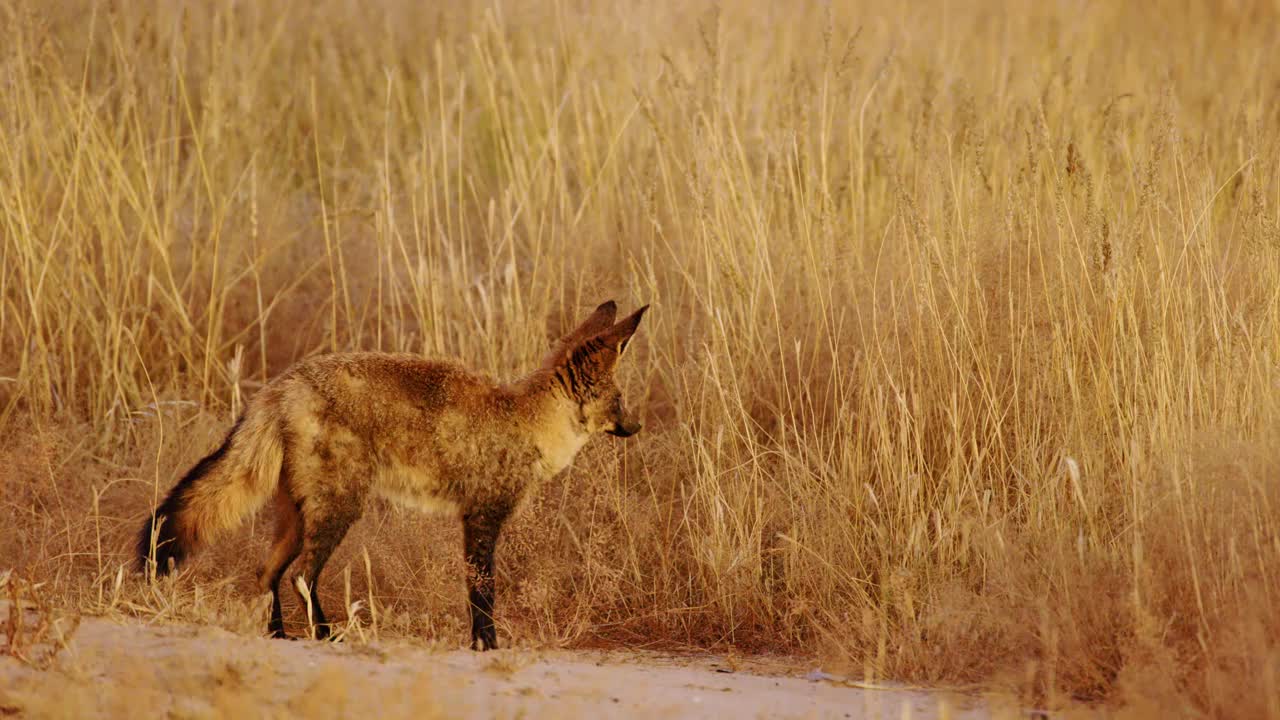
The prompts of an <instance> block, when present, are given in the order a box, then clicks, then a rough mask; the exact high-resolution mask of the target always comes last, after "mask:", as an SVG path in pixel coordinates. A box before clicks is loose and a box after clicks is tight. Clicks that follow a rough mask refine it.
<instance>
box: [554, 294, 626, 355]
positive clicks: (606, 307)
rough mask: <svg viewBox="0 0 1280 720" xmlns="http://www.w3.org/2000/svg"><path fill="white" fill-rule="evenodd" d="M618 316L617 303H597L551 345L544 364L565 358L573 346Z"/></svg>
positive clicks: (607, 325)
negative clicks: (585, 317) (592, 310)
mask: <svg viewBox="0 0 1280 720" xmlns="http://www.w3.org/2000/svg"><path fill="white" fill-rule="evenodd" d="M617 316H618V304H617V303H615V302H614V301H612V300H607V301H605V302H603V303H601V304H600V305H599V307H597V308H596V309H595V311H594V312H592V313H591V315H590V316H588V317H587V319H586V320H583V321H582V323H581V324H580V325H578V326H577V327H576V328H574V329H572V330H570V331H569V332H568V333H565V335H564V336H563V337H561V338H560V339H559V340H557V341H556V342H555V344H554V345H552V346H551V352H549V353H548V354H547V357H546V359H545V360H543V364H544V365H555V364H556V363H558V362H560V361H562V360H564V359H565V357H566V356H567V355H568V354H569V353H570V352H572V351H573V349H574V348H575V347H577V346H578V345H580V344H582V342H583V341H584V340H586V339H587V338H590V337H592V336H594V335H596V334H598V333H600V332H601V331H602V330H605V329H607V328H608V327H609V326H611V325H613V319H614V318H615V317H617Z"/></svg>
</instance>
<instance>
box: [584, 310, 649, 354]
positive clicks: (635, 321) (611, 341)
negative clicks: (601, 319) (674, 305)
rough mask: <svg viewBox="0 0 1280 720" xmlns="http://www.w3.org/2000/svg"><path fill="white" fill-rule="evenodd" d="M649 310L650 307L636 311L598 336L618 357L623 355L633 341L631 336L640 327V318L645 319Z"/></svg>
mask: <svg viewBox="0 0 1280 720" xmlns="http://www.w3.org/2000/svg"><path fill="white" fill-rule="evenodd" d="M648 309H649V306H648V305H645V306H644V307H642V308H640V309H639V310H636V311H635V312H633V313H631V314H630V315H628V316H626V317H625V318H623V319H622V320H620V321H618V323H617V324H616V325H614V326H612V327H610V328H609V329H607V330H605V331H604V332H601V333H600V334H599V335H597V336H596V338H598V339H599V340H601V341H602V342H603V343H604V344H605V347H607V348H610V349H612V350H613V351H614V352H616V353H617V354H618V355H622V353H623V351H624V350H626V349H627V343H628V342H630V341H631V336H632V335H635V334H636V329H638V328H639V327H640V318H642V317H644V313H645V311H646V310H648Z"/></svg>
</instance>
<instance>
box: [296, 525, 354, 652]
mask: <svg viewBox="0 0 1280 720" xmlns="http://www.w3.org/2000/svg"><path fill="white" fill-rule="evenodd" d="M343 505H344V507H342V508H338V507H328V508H325V512H323V513H322V512H319V511H313V512H310V513H308V512H307V508H306V506H304V507H303V513H302V520H303V523H302V524H303V531H302V562H301V566H300V571H299V573H298V574H297V575H296V576H295V577H294V590H296V591H297V593H298V597H299V598H300V599H301V600H302V603H303V605H304V606H306V605H308V604H309V605H310V608H311V623H312V625H314V626H315V637H316V639H317V640H324V639H326V638H328V637H329V632H330V627H329V620H328V619H327V618H326V617H325V614H324V610H323V609H322V608H321V607H320V594H319V592H318V588H319V584H320V571H321V570H323V569H324V565H325V563H326V562H328V561H329V556H330V555H332V554H333V551H334V550H335V549H336V548H337V547H338V544H339V543H341V542H342V538H343V537H345V536H346V534H347V530H349V529H350V528H351V525H352V524H353V523H355V521H356V520H357V519H358V518H359V517H360V512H359V503H358V502H356V503H351V504H350V505H347V504H346V503H343ZM304 588H305V590H306V593H307V594H306V595H303V590H304Z"/></svg>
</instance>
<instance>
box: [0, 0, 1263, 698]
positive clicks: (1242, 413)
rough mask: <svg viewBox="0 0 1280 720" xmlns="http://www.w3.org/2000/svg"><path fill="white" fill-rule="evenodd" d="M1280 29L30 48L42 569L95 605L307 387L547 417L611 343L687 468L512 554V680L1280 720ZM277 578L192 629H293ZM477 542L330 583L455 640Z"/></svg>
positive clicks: (956, 23)
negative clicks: (251, 607) (279, 396)
mask: <svg viewBox="0 0 1280 720" xmlns="http://www.w3.org/2000/svg"><path fill="white" fill-rule="evenodd" d="M1278 22H1280V8H1278V7H1277V5H1276V4H1275V3H1274V2H1267V1H1265V0H1257V1H1252V0H1238V1H1237V2H1229V3H1207V2H1206V3H1200V2H1167V3H1165V2H1161V3H1153V4H1140V3H1103V2H1049V3H1022V2H1004V3H1000V2H937V3H907V4H904V3H898V2H891V1H889V0H872V1H870V2H862V3H847V4H846V3H839V4H831V5H824V4H819V3H807V2H806V3H769V2H763V1H755V2H751V1H748V0H740V1H733V2H724V3H722V4H719V5H712V4H709V3H704V2H692V3H675V2H672V3H630V2H606V1H603V0H600V1H597V0H581V1H573V2H570V1H569V0H561V1H560V2H554V3H539V2H524V1H522V0H507V1H503V2H495V3H493V4H492V5H485V4H481V3H469V4H462V5H461V6H457V7H455V6H453V5H452V4H447V3H439V4H431V3H419V2H409V1H407V0H405V1H402V2H397V1H396V0H380V1H379V2H375V3H366V2H355V1H354V0H320V1H318V2H310V1H305V2H304V1H303V0H272V1H270V2H254V3H234V2H208V3H169V2H163V1H161V0H156V1H155V2H150V3H147V2H138V3H94V2H72V1H70V0H67V1H66V2H60V3H59V2H55V3H38V2H35V0H16V1H15V0H5V1H4V2H0V47H3V48H5V50H4V51H3V55H2V56H0V262H2V265H0V303H2V304H0V347H3V354H2V355H0V376H3V377H0V422H2V423H3V427H4V431H3V432H4V439H3V440H2V441H0V442H2V443H3V447H4V450H3V457H2V458H0V459H2V460H3V469H0V478H3V479H4V480H3V482H4V485H3V487H4V489H5V491H4V500H3V502H4V503H5V505H6V506H7V507H8V510H7V511H6V512H8V513H10V514H11V516H12V517H15V518H17V520H16V522H14V523H11V524H6V527H5V528H4V529H3V530H0V552H3V553H4V556H5V557H7V558H11V560H10V561H9V562H11V563H12V564H14V565H15V566H16V567H17V569H18V570H19V572H21V573H24V574H25V575H26V576H30V577H33V578H37V579H43V580H44V581H45V582H46V584H47V589H48V590H49V591H50V592H58V593H61V594H62V597H65V598H67V599H68V601H69V602H74V603H77V604H79V605H80V606H82V607H85V608H89V609H92V608H94V607H102V605H103V603H104V602H107V601H108V599H110V598H112V597H117V596H118V595H119V593H120V588H119V587H118V586H117V585H116V582H117V581H116V578H117V574H118V571H119V568H120V566H121V565H122V564H123V563H126V562H128V561H129V558H128V556H127V541H126V538H127V537H129V536H130V535H131V533H132V532H133V531H134V530H135V526H136V525H137V524H138V523H140V521H141V519H142V518H143V516H144V514H145V513H147V512H148V510H149V509H150V503H151V502H152V500H153V499H154V497H155V496H156V495H158V494H159V493H161V492H163V491H164V490H165V489H166V488H167V486H168V484H169V483H171V482H173V480H174V479H176V477H177V476H178V475H179V474H180V473H181V472H182V470H184V469H185V467H186V466H188V465H189V464H190V463H192V462H193V461H195V460H196V459H198V458H199V457H200V456H201V455H202V454H203V453H204V452H207V451H208V450H209V449H210V448H211V446H212V445H213V444H214V443H215V442H216V440H217V439H218V436H219V435H220V434H221V433H222V432H224V431H225V428H226V427H227V426H228V425H229V423H230V421H231V420H232V418H233V417H234V416H235V415H236V413H237V412H238V411H239V408H240V407H241V406H242V404H243V402H244V398H245V397H247V396H248V395H249V394H251V393H252V392H253V389H254V388H256V387H258V386H259V385H260V384H261V383H262V382H263V381H265V380H266V379H268V378H270V377H272V376H273V375H275V374H276V373H278V372H280V371H281V370H282V369H284V368H285V367H286V366H287V365H288V364H289V363H290V362H292V361H294V360H296V359H298V358H300V357H303V356H305V355H308V354H311V353H317V352H326V351H332V350H345V349H351V348H361V349H382V350H402V351H412V352H420V353H426V354H431V355H437V354H440V355H450V356H456V357H459V358H462V359H463V360H465V361H466V362H468V363H469V364H471V365H473V366H475V367H477V368H480V369H484V370H487V371H490V372H492V373H494V374H496V375H499V376H507V377H509V376H512V375H514V374H516V373H518V372H519V371H520V370H521V369H522V368H528V367H530V366H531V365H532V363H533V362H535V361H536V358H537V357H538V356H539V355H540V354H541V352H542V351H543V349H544V348H545V346H546V342H547V339H548V337H549V336H550V335H552V334H554V332H555V331H556V330H558V329H560V328H563V327H565V326H566V324H567V323H568V322H570V321H571V320H572V318H573V317H574V316H577V315H580V314H581V313H582V312H583V311H584V310H587V309H589V308H590V307H592V306H594V304H595V303H596V302H598V301H600V300H602V299H604V298H608V297H617V298H618V299H619V300H620V301H622V304H624V305H630V304H632V303H636V302H641V301H645V302H652V303H653V304H654V311H653V312H652V313H651V315H650V318H649V320H647V321H646V327H645V328H644V330H643V332H642V333H641V337H640V339H639V340H637V342H636V344H635V350H634V351H633V352H632V353H631V359H630V362H629V364H628V365H629V367H628V370H627V372H628V376H627V378H626V380H627V383H626V384H627V386H628V389H629V395H630V397H631V403H632V404H634V405H636V406H638V407H640V408H643V409H644V413H645V415H646V419H647V423H646V431H645V432H644V433H643V434H642V435H641V436H639V437H638V438H637V439H636V440H634V441H628V442H627V443H620V442H613V443H611V442H605V441H600V442H598V443H595V444H593V445H592V446H591V447H590V448H589V449H588V450H587V451H586V452H585V455H584V456H583V457H581V458H579V461H578V463H577V464H576V466H575V468H574V469H573V470H572V471H571V472H570V473H568V475H567V476H566V477H565V478H563V479H562V480H561V481H558V482H556V483H553V484H552V485H551V486H549V487H547V488H546V489H545V490H544V491H543V492H542V494H541V495H540V496H539V497H538V498H537V499H536V500H535V501H534V503H533V504H532V506H531V507H530V508H529V509H528V511H527V512H526V513H525V514H524V515H523V516H522V518H521V520H520V521H519V522H518V523H517V525H516V526H515V527H514V528H513V530H512V532H511V533H510V534H509V535H508V536H507V537H506V539H505V540H504V544H503V546H502V547H501V548H500V551H499V552H500V556H501V557H500V558H499V565H500V566H502V571H501V572H502V575H501V577H500V591H499V592H500V593H505V594H503V595H502V597H500V607H499V614H500V615H501V620H502V621H503V623H504V628H505V629H504V631H505V632H506V633H508V634H510V635H512V636H515V637H516V638H517V640H519V639H521V638H529V639H540V640H541V641H549V642H557V643H585V642H601V641H606V642H621V643H626V644H634V645H652V644H679V645H686V646H693V647H705V648H723V647H726V646H732V647H736V648H740V649H742V650H744V651H752V650H768V651H788V652H818V653H822V654H825V655H827V656H833V657H841V658H844V659H845V660H846V662H847V663H848V664H849V665H850V666H852V667H854V668H858V669H865V670H866V672H868V673H871V674H876V675H880V676H888V677H894V678H901V679H915V680H921V681H931V682H943V683H956V682H970V681H981V682H987V683H995V684H1001V685H1005V686H1008V687H1013V688H1015V689H1017V690H1019V691H1020V692H1023V693H1025V694H1026V695H1027V696H1028V697H1032V698H1035V699H1036V700H1037V701H1038V702H1043V703H1045V704H1048V705H1054V704H1057V703H1061V702H1064V701H1066V700H1069V699H1086V700H1095V699H1109V700H1116V701H1126V702H1130V703H1133V704H1134V705H1133V706H1134V707H1150V708H1153V709H1155V710H1156V711H1159V710H1161V709H1167V708H1182V709H1187V708H1194V709H1196V710H1197V711H1200V712H1205V713H1209V714H1213V715H1234V716H1238V717H1264V716H1269V717H1280V700H1277V698H1280V642H1278V641H1277V638H1280V595H1278V593H1280V579H1278V575H1280V569H1278V568H1280V565H1277V563H1276V560H1277V559H1280V520H1278V518H1277V515H1276V513H1277V503H1278V502H1280V492H1278V488H1277V482H1276V479H1277V473H1278V472H1280V446H1277V442H1278V441H1280V434H1278V433H1277V432H1276V427H1277V419H1280V418H1278V412H1277V411H1278V410H1280V407H1278V403H1277V399H1276V398H1277V390H1278V387H1280V385H1278V384H1280V366H1278V365H1277V362H1278V361H1280V290H1278V288H1280V69H1278V68H1280V63H1276V62H1275V59H1276V57H1277V55H1276V53H1277V52H1280V46H1278V45H1277V41H1276V35H1275V30H1274V29H1275V27H1276V26H1277V23H1278ZM257 525H262V523H261V522H259V523H257ZM262 534H263V533H262V532H261V530H260V528H258V527H255V528H254V529H253V530H252V531H251V532H247V533H241V534H240V535H237V536H236V537H235V538H232V539H229V540H228V541H226V542H224V543H222V544H221V545H220V546H218V547H216V548H213V549H211V551H210V552H209V553H208V554H207V555H206V556H205V557H204V559H203V560H201V561H200V562H198V563H197V564H196V566H195V568H196V570H195V574H194V577H188V578H185V579H184V580H183V581H180V582H179V583H178V585H176V586H170V587H169V589H168V590H167V591H165V592H170V593H179V592H187V593H188V596H187V601H188V604H191V603H194V606H200V603H204V604H205V606H210V607H211V606H213V605H217V604H218V603H232V604H234V603H236V602H241V603H245V604H248V603H250V602H251V601H253V597H252V593H251V590H250V589H251V588H252V587H253V585H252V567H253V565H252V563H251V562H250V561H246V560H243V559H242V558H245V557H254V558H256V556H257V555H258V554H259V553H260V552H261V551H262V546H263V541H262V538H261V535H262ZM458 535H459V533H457V531H456V529H455V528H453V527H452V524H451V523H450V522H448V521H446V520H433V519H426V520H424V519H419V518H417V517H414V516H411V515H404V514H402V513H400V512H399V511H397V510H393V509H389V508H375V509H373V510H372V511H371V512H370V514H369V515H368V516H367V520H366V521H365V522H364V523H363V524H362V525H361V527H360V528H359V529H358V532H356V533H354V534H353V535H352V536H351V538H349V539H348V541H347V543H346V546H345V548H344V553H345V555H343V556H341V557H339V559H338V561H337V562H336V563H335V564H334V565H331V567H335V568H340V567H341V566H342V564H343V563H346V564H348V565H350V566H353V567H355V568H356V569H355V572H354V576H355V577H354V580H353V581H354V582H355V583H356V585H357V586H358V587H357V588H356V590H355V592H356V593H357V595H358V596H361V597H363V596H364V595H363V594H365V593H367V594H369V595H370V596H371V597H372V598H373V604H374V605H375V608H376V609H377V610H378V611H379V612H381V613H383V615H382V618H383V621H384V628H391V627H399V628H401V629H402V630H403V631H404V632H406V633H410V632H413V633H421V634H425V635H428V636H433V637H450V636H449V633H455V634H456V635H457V636H458V638H461V637H462V635H463V631H462V625H461V618H462V617H464V614H465V608H464V607H463V605H462V599H461V593H460V592H459V591H458V590H457V587H458V586H459V584H460V583H461V560H460V558H458V557H457V556H458V555H459V554H460V552H459V550H458V547H457V546H458V542H459V538H458ZM362 548H364V549H367V550H368V552H369V555H370V556H371V558H372V563H371V565H370V568H369V569H368V571H367V572H366V569H365V567H364V560H363V558H362V556H361V555H362ZM327 577H328V580H327V581H326V584H327V585H328V587H327V588H326V593H328V595H327V596H329V597H334V598H338V597H341V593H343V592H344V590H343V586H342V581H341V579H340V578H339V577H338V571H336V570H335V571H331V572H330V574H329V575H328V576H327ZM221 578H230V579H232V580H233V586H232V587H225V582H224V581H222V580H221ZM135 582H136V581H135V580H133V579H129V578H126V580H125V581H124V584H125V585H126V586H129V585H131V584H133V583H135ZM184 586H185V587H186V588H188V590H182V589H181V588H182V587H184ZM193 586H194V587H195V588H196V589H197V593H196V595H195V596H194V597H192V596H190V595H189V593H190V590H189V588H191V587H193ZM370 586H372V587H370ZM201 588H204V589H203V590H201ZM219 588H221V589H222V590H225V591H226V592H225V593H222V592H221V590H219ZM157 592H160V591H153V594H152V595H146V594H145V592H144V591H142V590H138V591H137V593H139V594H138V595H137V598H142V599H137V600H135V601H130V604H129V607H131V608H133V609H134V610H137V611H142V608H144V606H146V607H151V608H152V609H153V610H154V609H155V607H156V604H155V602H154V600H155V597H156V595H155V593H157ZM112 593H115V595H112ZM201 593H203V594H201ZM220 593H221V594H220ZM215 596H216V597H217V598H221V599H218V600H216V601H215V600H211V599H210V598H215ZM148 597H150V598H152V600H151V601H147V600H145V598H148ZM174 597H177V596H176V595H174ZM104 598H106V599H104ZM235 598H240V599H239V600H236V599H235ZM111 602H112V603H114V602H115V601H114V600H111ZM149 603H150V604H149ZM161 605H163V603H161ZM194 606H193V607H194ZM164 607H170V606H168V605H164ZM396 618H398V619H399V623H400V624H399V625H394V621H395V619H396Z"/></svg>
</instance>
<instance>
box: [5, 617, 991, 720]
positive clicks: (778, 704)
mask: <svg viewBox="0 0 1280 720" xmlns="http://www.w3.org/2000/svg"><path fill="white" fill-rule="evenodd" d="M752 665H753V664H748V665H747V666H746V667H743V666H739V667H738V669H736V670H734V671H732V672H730V671H729V668H728V667H726V666H725V665H723V664H722V663H717V659H715V658H702V659H690V658H685V657H671V656H662V655H657V654H648V653H629V652H628V653H617V652H610V653H604V652H578V651H575V652H565V651H554V652H541V651H531V650H499V651H496V652H491V653H485V654H480V653H473V652H470V651H464V650H449V651H431V650H426V649H422V648H421V647H415V646H412V645H408V644H390V643H375V644H368V645H366V644H361V643H345V644H339V645H332V644H319V643H311V642H286V641H278V640H276V641H273V640H268V639H260V638H252V637H244V636H240V635H235V634H232V633H230V632H227V631H225V630H221V629H217V628H209V627H195V626H147V625H143V624H117V623H115V622H112V621H108V620H104V619H97V618H86V619H84V621H83V622H81V623H80V625H79V627H78V628H77V629H76V630H75V632H74V635H73V636H72V640H71V642H70V643H69V645H68V647H67V649H66V650H64V651H63V652H62V653H60V654H59V655H58V657H57V659H56V661H55V662H54V664H53V666H52V667H51V668H50V669H47V670H36V669H34V668H32V667H30V666H28V665H26V664H23V663H20V662H19V661H18V660H16V659H13V658H0V716H11V715H16V716H18V717H182V718H213V717H305V718H316V717H332V718H370V719H372V718H375V717H376V718H383V717H405V718H408V717H413V718H430V717H459V716H467V717H500V718H504V717H510V718H515V717H526V718H527V717H533V718H538V717H553V718H572V717H598V716H601V715H604V716H609V717H663V718H674V717H717V718H718V717H724V718H740V717H741V718H749V717H833V718H880V717H886V718H889V717H891V718H907V717H910V718H931V717H942V718H987V717H992V716H993V713H992V712H991V711H990V710H989V708H988V707H986V706H984V704H983V702H982V701H981V700H979V699H976V698H972V697H966V696H960V695H956V694H947V693H941V692H924V691H918V690H909V689H904V688H892V689H867V688H862V687H853V686H850V685H849V684H846V683H843V682H841V681H839V680H834V679H829V678H828V679H822V680H817V681H812V680H807V679H805V678H804V677H795V676H791V677H788V676H779V675H772V676H771V675H767V674H759V673H760V672H761V670H760V669H759V667H760V666H762V664H761V663H754V665H755V666H757V667H752Z"/></svg>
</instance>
